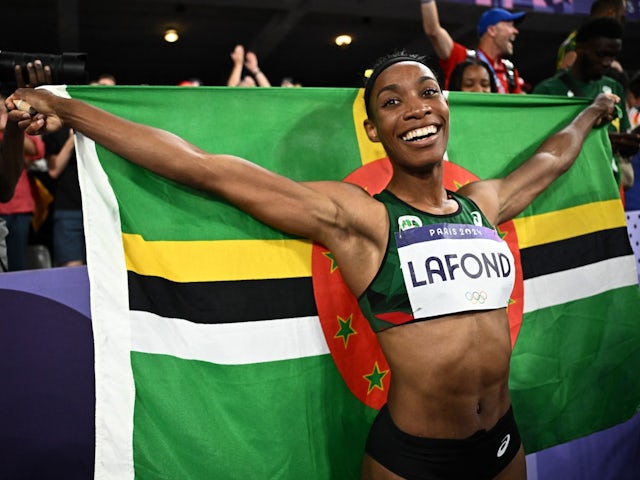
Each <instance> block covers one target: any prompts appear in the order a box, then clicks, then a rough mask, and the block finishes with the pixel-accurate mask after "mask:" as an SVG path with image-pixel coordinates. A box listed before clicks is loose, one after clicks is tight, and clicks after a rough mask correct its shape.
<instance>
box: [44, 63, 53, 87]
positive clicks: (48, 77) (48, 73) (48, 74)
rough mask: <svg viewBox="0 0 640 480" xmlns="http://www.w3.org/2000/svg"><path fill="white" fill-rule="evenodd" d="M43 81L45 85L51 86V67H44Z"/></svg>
mask: <svg viewBox="0 0 640 480" xmlns="http://www.w3.org/2000/svg"><path fill="white" fill-rule="evenodd" d="M44 81H45V85H52V84H53V73H51V67H50V66H49V65H45V66H44Z"/></svg>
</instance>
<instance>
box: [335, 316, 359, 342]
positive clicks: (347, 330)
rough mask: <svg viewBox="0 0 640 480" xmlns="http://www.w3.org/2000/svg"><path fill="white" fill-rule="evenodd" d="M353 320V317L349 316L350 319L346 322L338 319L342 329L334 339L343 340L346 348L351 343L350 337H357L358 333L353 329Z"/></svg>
mask: <svg viewBox="0 0 640 480" xmlns="http://www.w3.org/2000/svg"><path fill="white" fill-rule="evenodd" d="M352 320H353V315H349V317H348V318H347V319H346V320H345V319H344V318H341V317H338V323H339V324H340V329H339V330H338V332H337V333H336V334H335V337H334V338H338V337H340V338H342V341H343V342H344V348H347V344H348V343H349V336H351V335H355V334H356V333H358V332H356V331H355V330H354V329H353V328H352V327H351V322H352Z"/></svg>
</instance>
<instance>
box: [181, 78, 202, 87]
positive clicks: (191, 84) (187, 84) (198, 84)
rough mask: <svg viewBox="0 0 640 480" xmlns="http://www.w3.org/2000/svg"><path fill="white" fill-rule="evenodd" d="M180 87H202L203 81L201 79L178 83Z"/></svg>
mask: <svg viewBox="0 0 640 480" xmlns="http://www.w3.org/2000/svg"><path fill="white" fill-rule="evenodd" d="M178 86H179V87H201V86H202V81H201V80H200V79H199V78H190V79H189V80H182V81H181V82H180V83H178Z"/></svg>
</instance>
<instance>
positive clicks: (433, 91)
mask: <svg viewBox="0 0 640 480" xmlns="http://www.w3.org/2000/svg"><path fill="white" fill-rule="evenodd" d="M439 94H440V90H439V89H437V88H434V87H427V88H425V89H424V90H423V91H422V96H423V97H435V96H436V95H439Z"/></svg>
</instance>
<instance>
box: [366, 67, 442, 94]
mask: <svg viewBox="0 0 640 480" xmlns="http://www.w3.org/2000/svg"><path fill="white" fill-rule="evenodd" d="M425 78H426V79H432V80H434V81H436V82H437V81H438V79H437V78H436V76H435V74H434V73H433V71H432V70H431V69H430V68H429V67H427V66H426V65H424V64H422V63H420V62H411V61H402V62H398V63H394V64H393V65H390V66H389V67H387V68H385V69H384V70H383V71H382V72H380V75H378V78H377V79H376V81H375V84H374V85H373V90H377V89H379V88H382V87H384V86H385V85H387V84H390V83H398V81H414V82H415V81H421V80H423V79H425Z"/></svg>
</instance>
